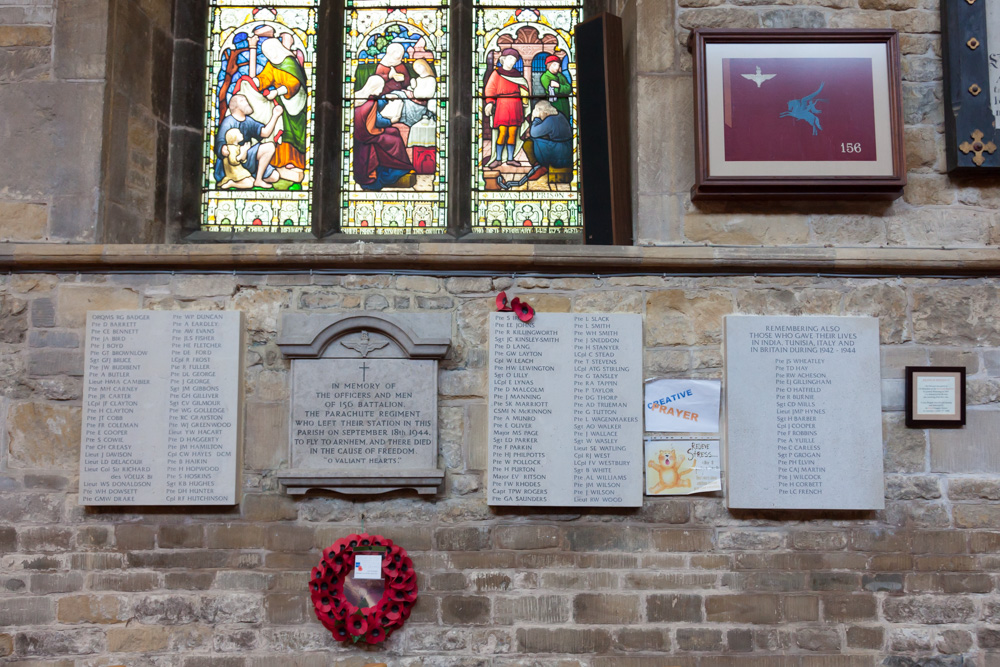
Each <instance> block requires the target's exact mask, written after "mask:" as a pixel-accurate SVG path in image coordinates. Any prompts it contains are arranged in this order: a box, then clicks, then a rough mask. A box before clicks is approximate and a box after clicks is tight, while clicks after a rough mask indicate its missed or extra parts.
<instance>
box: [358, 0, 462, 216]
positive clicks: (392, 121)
mask: <svg viewBox="0 0 1000 667" xmlns="http://www.w3.org/2000/svg"><path fill="white" fill-rule="evenodd" d="M344 32H345V39H344V59H343V61H344V71H343V82H344V102H343V125H342V143H341V146H342V158H343V168H342V170H341V173H342V191H341V222H340V231H341V232H343V233H347V234H427V233H443V232H444V231H446V226H447V220H446V213H447V195H448V160H447V158H448V105H449V100H448V3H447V2H445V1H443V0H425V1H424V2H422V3H400V2H390V1H385V0H383V1H379V0H347V1H346V6H345V17H344Z"/></svg>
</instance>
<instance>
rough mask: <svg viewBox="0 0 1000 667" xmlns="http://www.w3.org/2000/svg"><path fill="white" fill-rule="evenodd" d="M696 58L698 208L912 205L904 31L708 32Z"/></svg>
mask: <svg viewBox="0 0 1000 667" xmlns="http://www.w3.org/2000/svg"><path fill="white" fill-rule="evenodd" d="M692 49H693V51H694V86H695V91H694V105H695V144H696V145H695V162H696V165H695V167H696V169H695V184H694V187H693V189H692V191H691V198H692V200H694V201H699V200H713V199H716V200H717V199H734V198H737V199H750V200H754V199H766V200H775V199H838V200H842V199H872V200H893V199H896V198H898V197H900V196H902V194H903V188H904V186H905V185H906V160H905V153H904V149H903V107H902V92H901V78H900V57H899V37H898V34H897V32H896V31H895V30H867V29H846V30H731V29H727V28H702V29H697V30H695V31H694V33H693V37H692ZM758 67H759V68H760V69H758Z"/></svg>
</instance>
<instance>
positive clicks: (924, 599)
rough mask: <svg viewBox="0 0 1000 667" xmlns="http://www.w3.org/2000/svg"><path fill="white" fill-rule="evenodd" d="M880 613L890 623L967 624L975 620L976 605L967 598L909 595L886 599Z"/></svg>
mask: <svg viewBox="0 0 1000 667" xmlns="http://www.w3.org/2000/svg"><path fill="white" fill-rule="evenodd" d="M882 613H883V615H884V617H885V620H887V621H889V622H890V623H907V624H914V623H919V624H926V625H936V624H943V623H969V622H972V621H974V620H975V618H976V605H975V602H974V601H973V600H972V599H970V598H968V597H952V596H940V595H933V596H932V595H910V596H907V597H899V598H892V597H890V598H886V599H885V601H884V603H883V610H882Z"/></svg>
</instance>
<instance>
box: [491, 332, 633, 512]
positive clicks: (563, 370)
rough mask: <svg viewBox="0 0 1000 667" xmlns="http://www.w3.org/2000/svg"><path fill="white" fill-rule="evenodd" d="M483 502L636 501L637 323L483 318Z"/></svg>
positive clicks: (618, 503) (570, 503) (620, 504)
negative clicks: (486, 345) (486, 385)
mask: <svg viewBox="0 0 1000 667" xmlns="http://www.w3.org/2000/svg"><path fill="white" fill-rule="evenodd" d="M489 416H490V419H489V422H490V423H489V431H490V461H489V477H488V485H489V504H490V505H494V506H531V505H548V506H557V507H574V506H608V507H639V506H641V505H642V492H643V486H642V466H643V462H642V456H643V442H642V317H641V316H640V315H591V314H580V315H575V314H562V313H539V314H537V315H536V316H535V317H534V319H533V320H532V321H531V322H529V323H524V322H521V321H520V320H518V319H517V318H516V317H514V316H513V314H511V313H493V314H491V315H490V402H489Z"/></svg>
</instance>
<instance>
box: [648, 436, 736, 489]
mask: <svg viewBox="0 0 1000 667" xmlns="http://www.w3.org/2000/svg"><path fill="white" fill-rule="evenodd" d="M719 460H720V459H719V441H718V440H717V439H709V438H663V437H655V436H652V437H647V438H646V495H647V496H686V495H690V494H692V493H705V492H706V491H721V490H722V474H721V469H720V465H719Z"/></svg>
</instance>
